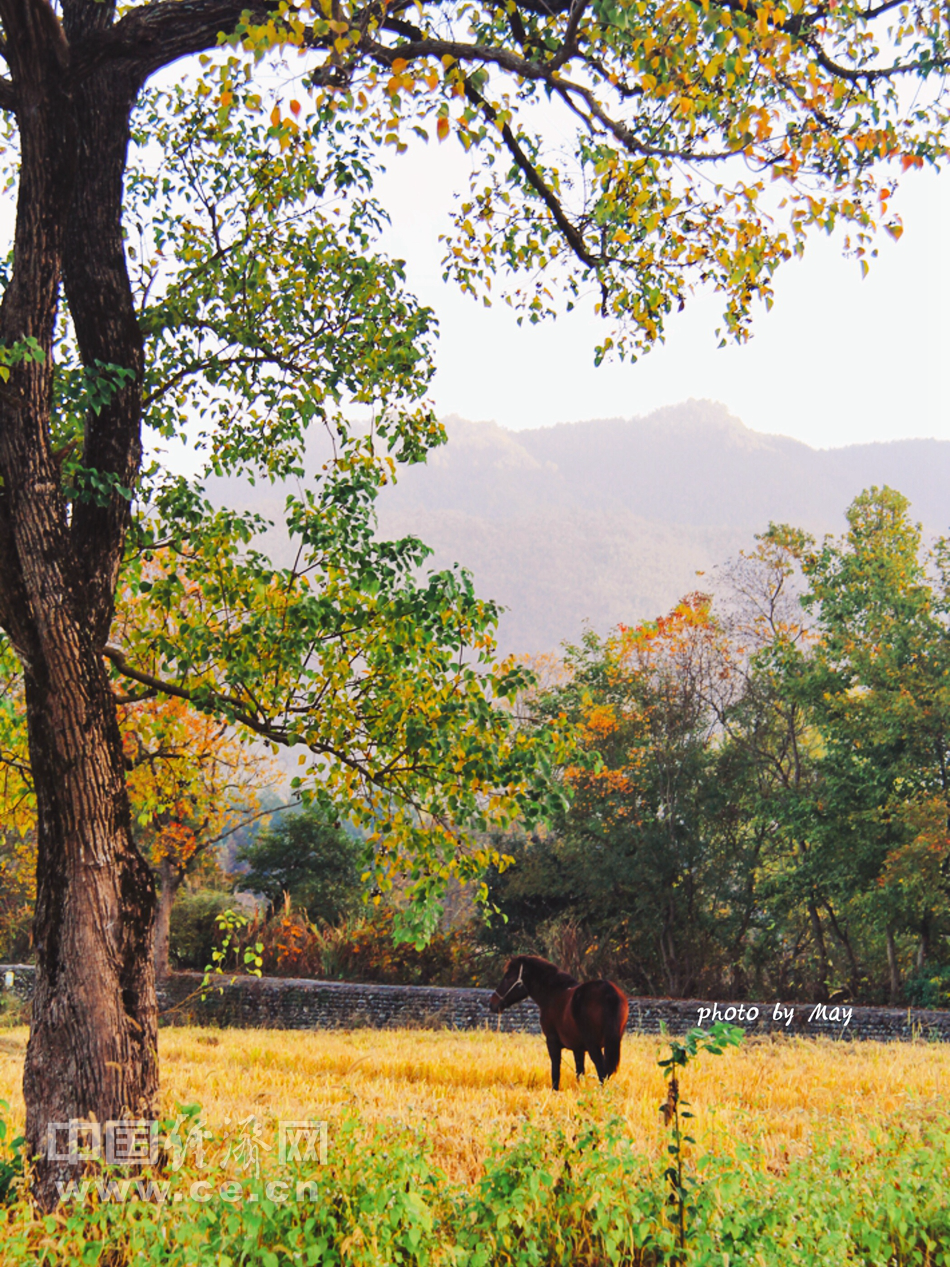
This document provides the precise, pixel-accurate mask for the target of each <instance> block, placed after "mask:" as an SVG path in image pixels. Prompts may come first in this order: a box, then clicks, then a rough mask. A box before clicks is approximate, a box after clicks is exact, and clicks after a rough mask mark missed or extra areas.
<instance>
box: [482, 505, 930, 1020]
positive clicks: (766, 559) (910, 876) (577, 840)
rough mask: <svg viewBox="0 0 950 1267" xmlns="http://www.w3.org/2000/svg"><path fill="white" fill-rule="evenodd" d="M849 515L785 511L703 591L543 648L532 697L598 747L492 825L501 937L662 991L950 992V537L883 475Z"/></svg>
mask: <svg viewBox="0 0 950 1267" xmlns="http://www.w3.org/2000/svg"><path fill="white" fill-rule="evenodd" d="M848 524H849V528H848V531H847V533H846V534H845V535H844V537H842V538H840V539H832V538H826V539H825V540H824V541H823V542H821V543H817V542H815V541H814V540H813V539H811V538H810V537H809V536H807V535H806V534H805V533H803V532H801V531H799V530H796V529H792V528H789V527H786V526H776V525H772V526H771V527H770V529H769V531H768V532H767V533H765V534H764V535H763V536H762V537H760V538H759V544H758V548H757V549H756V550H755V551H754V552H752V553H751V554H748V555H743V556H741V557H740V558H739V559H738V560H737V561H735V562H734V563H732V564H731V565H729V566H728V567H725V568H722V569H719V570H717V571H718V575H717V576H716V577H715V578H713V583H712V584H711V585H710V588H711V589H712V590H713V593H712V594H709V593H694V594H691V595H689V596H687V597H686V598H684V599H683V600H682V602H681V603H680V604H679V605H678V606H677V607H676V608H675V609H674V610H673V611H672V612H671V613H670V614H669V615H668V616H666V617H664V618H662V619H660V620H657V621H654V622H651V623H646V624H641V625H638V626H636V627H624V626H619V627H618V628H617V629H616V630H615V631H614V632H612V633H611V634H610V635H609V636H607V637H606V638H600V637H598V636H597V635H595V634H594V633H589V634H588V635H587V636H586V637H585V638H584V639H583V641H582V643H581V645H580V646H573V647H569V648H567V649H566V652H565V656H564V659H563V662H559V663H556V664H555V663H551V664H549V665H545V664H542V665H540V666H539V667H540V669H541V686H540V687H539V689H538V691H537V693H536V695H535V696H534V697H533V698H532V699H530V700H528V701H526V704H528V705H530V708H531V710H533V714H534V716H536V717H540V716H545V715H548V716H549V715H551V714H557V713H561V714H564V715H566V716H567V717H568V718H569V719H571V720H572V721H574V722H576V723H577V725H578V726H579V727H580V728H581V735H582V754H583V755H582V759H579V760H578V761H577V762H576V764H575V765H574V767H573V768H571V769H568V770H565V771H564V778H565V779H566V780H567V781H568V782H569V783H570V784H571V785H572V788H573V791H574V798H573V802H572V804H571V807H570V809H569V811H568V812H566V813H565V814H564V816H563V817H562V819H561V820H560V821H559V822H557V823H555V824H554V825H553V827H552V829H551V830H550V831H549V832H548V833H547V834H546V835H544V836H533V837H531V838H526V837H524V836H518V835H517V834H515V835H512V836H509V837H505V838H504V839H503V840H499V842H498V843H499V844H500V845H501V846H502V847H503V849H504V850H505V852H507V853H509V854H511V855H512V856H513V857H514V864H513V865H512V866H510V867H509V868H508V869H506V870H504V871H502V872H501V873H498V872H496V873H494V874H493V875H492V877H491V881H490V886H489V887H490V898H491V901H492V902H493V903H494V904H495V906H496V907H497V908H498V912H499V915H498V916H496V917H495V919H494V920H493V921H492V924H491V927H490V929H489V931H488V933H487V937H488V939H489V941H490V942H491V943H492V945H493V946H494V948H495V949H496V951H497V952H498V953H500V954H505V953H509V952H515V951H525V950H530V949H533V950H537V951H541V952H544V953H547V954H548V955H549V956H550V957H552V958H555V959H558V960H559V961H560V962H562V963H563V964H564V965H565V966H566V967H568V968H569V969H572V970H573V971H575V972H576V973H577V974H578V975H584V976H591V975H595V974H598V973H603V974H605V975H611V976H613V977H616V978H617V979H619V980H621V981H623V982H624V983H626V984H627V985H628V986H629V987H630V988H631V989H633V990H636V991H640V992H646V993H650V994H657V995H673V996H687V995H698V996H701V997H703V996H704V997H719V998H735V999H739V998H744V997H756V998H760V997H769V996H778V997H782V998H787V999H793V998H800V999H814V1000H823V999H826V998H828V997H829V995H831V994H832V993H834V992H835V991H837V990H846V991H848V992H849V993H850V995H851V996H852V997H853V998H855V999H860V1000H863V1001H869V1002H876V1001H877V1002H883V1001H889V1002H899V1001H900V1002H915V1003H920V1004H930V1005H934V1004H936V1005H942V1004H946V1003H947V1002H948V996H950V839H948V816H950V772H948V766H950V546H948V544H947V542H945V541H940V542H938V543H937V544H936V546H934V548H933V549H932V550H929V551H926V550H925V549H924V545H923V543H922V540H921V533H920V529H919V527H918V526H916V525H915V524H914V523H913V522H912V521H911V519H910V518H909V516H908V502H907V500H906V499H905V498H904V497H902V496H901V495H900V494H899V493H897V492H894V491H893V490H891V489H888V488H883V489H877V488H873V489H871V490H870V491H869V492H865V493H863V494H862V495H861V496H860V497H858V498H857V499H856V500H855V501H854V503H853V504H852V506H851V507H850V510H849V511H848ZM545 677H546V678H547V681H546V682H545ZM501 916H504V917H506V918H505V920H503V919H502V918H501Z"/></svg>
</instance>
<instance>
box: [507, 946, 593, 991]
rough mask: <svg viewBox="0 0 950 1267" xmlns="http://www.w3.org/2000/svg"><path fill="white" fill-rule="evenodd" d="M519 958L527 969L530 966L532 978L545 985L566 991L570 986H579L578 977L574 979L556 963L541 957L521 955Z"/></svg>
mask: <svg viewBox="0 0 950 1267" xmlns="http://www.w3.org/2000/svg"><path fill="white" fill-rule="evenodd" d="M518 958H519V959H521V961H522V962H523V963H524V965H525V967H526V968H527V967H529V966H530V968H531V972H532V976H534V978H535V979H536V980H540V981H542V982H544V984H545V985H548V986H560V987H561V988H562V989H565V990H566V989H567V988H568V987H569V986H572V985H577V984H578V982H577V978H576V977H572V976H571V974H570V973H569V972H562V971H561V969H560V968H559V967H558V966H557V964H556V963H551V961H550V960H549V959H542V958H541V956H540V955H519V956H518Z"/></svg>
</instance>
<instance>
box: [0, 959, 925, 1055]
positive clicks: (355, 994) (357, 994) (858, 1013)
mask: <svg viewBox="0 0 950 1267" xmlns="http://www.w3.org/2000/svg"><path fill="white" fill-rule="evenodd" d="M33 973H34V969H33V968H32V966H30V965H28V964H6V965H4V964H0V989H3V988H11V989H12V990H13V991H14V992H15V993H16V994H17V995H18V996H19V997H20V998H29V997H30V995H31V994H32V992H33ZM11 974H12V978H11ZM8 979H10V980H11V981H12V984H11V985H10V986H9V987H6V986H5V985H4V983H5V981H6V980H8ZM221 980H222V982H223V986H222V988H221V989H220V990H218V989H217V988H214V989H212V991H211V992H210V993H209V994H208V995H207V997H206V998H205V999H204V1000H202V999H201V997H200V994H201V981H202V977H201V974H200V973H193V972H176V973H174V974H173V975H172V976H171V977H170V978H169V979H168V981H167V983H166V984H165V986H164V988H163V989H162V990H161V991H160V994H159V1003H160V1007H161V1011H162V1022H163V1024H166V1025H185V1024H188V1025H229V1026H235V1027H238V1028H248V1029H255V1028H266V1029H356V1028H370V1029H401V1028H407V1027H408V1028H419V1029H484V1028H491V1029H501V1030H503V1031H508V1032H510V1031H518V1032H523V1033H531V1034H536V1033H538V1032H539V1026H538V1012H537V1009H536V1008H535V1006H534V1005H533V1004H532V1003H530V1002H526V1003H523V1004H520V1005H518V1006H516V1007H514V1008H512V1009H511V1010H510V1011H508V1012H505V1013H504V1014H503V1015H502V1016H501V1017H500V1018H498V1017H495V1016H492V1015H491V1013H490V1012H489V1010H488V1000H489V998H490V996H491V991H490V990H462V989H444V988H440V987H437V986H409V985H355V984H352V983H350V982H340V981H310V980H306V979H292V978H283V977H265V978H261V979H258V978H256V977H238V978H237V979H236V980H234V981H233V983H232V982H231V979H230V978H227V977H224V978H221ZM716 1020H726V1021H731V1022H732V1023H734V1024H736V1025H741V1026H742V1027H743V1028H744V1029H745V1030H746V1032H747V1033H750V1034H765V1033H769V1032H775V1033H778V1032H781V1033H786V1034H798V1035H808V1036H812V1037H816V1036H818V1035H825V1036H827V1037H832V1038H845V1039H862V1038H864V1039H881V1040H884V1041H895V1040H904V1039H911V1038H925V1039H931V1040H940V1041H947V1040H950V1012H936V1011H934V1012H931V1011H922V1010H920V1009H914V1008H883V1007H850V1006H847V1005H841V1004H839V1005H836V1006H834V1007H832V1006H828V1005H826V1006H825V1007H824V1009H823V1011H822V1010H821V1009H819V1008H817V1007H816V1005H813V1004H810V1003H808V1004H805V1003H789V1004H781V1003H759V1004H755V1003H743V1004H736V1003H730V1004H725V1003H718V1004H716V1005H715V1007H714V1005H713V1004H712V1003H711V1002H708V1001H703V1000H699V999H686V1000H684V999H675V1000H674V999H641V998H631V1000H630V1019H629V1022H628V1025H627V1032H628V1033H641V1034H658V1033H660V1027H661V1025H665V1026H666V1029H667V1032H668V1033H670V1034H683V1033H685V1032H686V1031H687V1030H688V1029H691V1028H692V1027H693V1026H694V1025H699V1024H701V1025H703V1026H705V1027H706V1028H708V1027H709V1026H710V1025H711V1024H712V1023H713V1022H714V1021H716ZM499 1022H500V1023H499Z"/></svg>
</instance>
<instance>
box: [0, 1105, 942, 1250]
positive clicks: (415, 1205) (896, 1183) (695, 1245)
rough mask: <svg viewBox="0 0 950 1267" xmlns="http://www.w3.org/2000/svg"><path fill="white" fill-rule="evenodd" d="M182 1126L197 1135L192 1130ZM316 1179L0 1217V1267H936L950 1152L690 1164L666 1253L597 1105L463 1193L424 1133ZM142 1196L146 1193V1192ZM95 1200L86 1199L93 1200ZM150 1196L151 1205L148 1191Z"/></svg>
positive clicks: (346, 1136)
mask: <svg viewBox="0 0 950 1267" xmlns="http://www.w3.org/2000/svg"><path fill="white" fill-rule="evenodd" d="M195 1124H197V1123H196V1122H195ZM329 1144H330V1147H329V1154H328V1160H327V1163H326V1164H325V1165H313V1164H312V1163H311V1164H305V1163H289V1165H288V1167H287V1168H285V1169H283V1170H281V1171H279V1172H276V1173H277V1175H278V1176H279V1178H280V1179H282V1180H284V1181H286V1182H287V1183H288V1184H289V1188H290V1191H294V1190H295V1186H296V1183H297V1181H298V1180H303V1181H312V1183H313V1188H312V1189H310V1190H308V1191H307V1196H308V1197H309V1198H312V1199H306V1200H285V1201H278V1200H272V1199H269V1198H268V1197H267V1195H266V1184H267V1182H268V1180H270V1179H273V1178H274V1173H268V1172H267V1171H266V1170H264V1171H262V1174H261V1177H260V1179H259V1180H251V1179H245V1181H244V1185H243V1187H244V1192H245V1194H246V1193H247V1192H248V1191H249V1190H253V1191H255V1193H256V1194H257V1199H256V1200H254V1201H249V1200H246V1199H245V1200H244V1202H243V1204H242V1203H234V1202H229V1201H225V1200H214V1201H209V1202H207V1203H199V1202H196V1201H194V1200H191V1199H190V1198H189V1196H188V1192H189V1188H190V1185H191V1183H192V1182H194V1181H196V1180H198V1181H201V1180H205V1181H207V1180H209V1179H210V1180H211V1181H212V1183H213V1184H214V1186H215V1187H217V1184H218V1180H219V1178H220V1176H219V1175H218V1174H215V1173H214V1172H213V1171H209V1170H208V1169H196V1168H195V1167H194V1166H193V1165H191V1164H190V1163H189V1164H187V1165H186V1166H185V1167H184V1168H183V1169H182V1170H180V1171H179V1172H177V1173H176V1174H173V1175H166V1176H164V1177H163V1176H161V1175H159V1174H156V1175H155V1176H154V1181H155V1185H156V1187H157V1185H158V1184H159V1183H163V1182H165V1181H166V1180H168V1179H170V1180H171V1183H172V1184H173V1185H174V1193H179V1192H180V1193H181V1194H182V1196H183V1200H182V1201H180V1202H176V1201H175V1200H174V1193H172V1192H171V1191H170V1189H169V1190H168V1191H167V1192H166V1198H165V1200H164V1202H163V1203H161V1204H160V1203H157V1202H155V1201H149V1200H146V1199H140V1200H127V1201H125V1202H124V1203H120V1202H118V1201H116V1200H115V1199H114V1198H112V1197H111V1196H110V1194H109V1190H108V1189H107V1188H106V1187H105V1184H104V1183H103V1181H100V1183H103V1187H102V1189H101V1192H102V1193H103V1196H102V1198H101V1199H95V1198H94V1197H93V1198H91V1199H90V1197H88V1196H87V1200H86V1201H85V1202H84V1203H80V1202H68V1201H67V1202H65V1203H64V1204H63V1205H62V1206H61V1207H60V1208H59V1210H58V1211H57V1212H56V1214H54V1215H48V1216H46V1217H45V1218H42V1219H40V1218H36V1217H35V1216H33V1215H32V1214H31V1212H30V1210H29V1209H28V1207H27V1206H26V1204H25V1203H24V1202H23V1201H22V1200H21V1201H18V1202H15V1203H14V1204H13V1205H12V1206H8V1207H7V1208H6V1209H5V1210H4V1209H3V1208H0V1244H2V1246H3V1249H2V1259H3V1262H4V1267H27V1264H29V1267H34V1265H35V1264H37V1265H38V1264H46V1265H47V1267H81V1265H82V1264H92V1263H96V1262H99V1263H105V1262H109V1263H122V1264H126V1263H128V1264H139V1263H141V1264H148V1265H149V1267H192V1265H195V1267H205V1265H206V1264H207V1267H211V1264H214V1265H215V1267H220V1265H222V1264H223V1265H224V1267H235V1265H236V1264H238V1263H240V1264H242V1267H293V1265H295V1264H305V1265H307V1264H309V1265H311V1267H313V1265H316V1264H319V1267H343V1264H346V1265H347V1267H389V1265H390V1264H392V1265H395V1264H400V1265H401V1267H608V1265H609V1264H615V1263H616V1264H624V1265H627V1264H629V1265H630V1267H661V1265H662V1267H666V1265H669V1267H673V1264H677V1267H724V1265H725V1264H728V1267H885V1264H886V1265H887V1267H948V1265H950V1199H948V1196H950V1193H948V1178H947V1176H948V1167H950V1141H948V1138H947V1134H946V1132H945V1130H944V1129H943V1128H942V1126H941V1125H940V1124H939V1123H938V1124H930V1125H924V1126H920V1127H918V1128H915V1129H910V1128H901V1127H897V1128H895V1129H894V1130H893V1131H891V1132H890V1133H888V1134H882V1135H881V1136H880V1137H879V1138H878V1139H877V1140H876V1148H875V1152H874V1154H873V1155H871V1156H868V1155H867V1150H866V1148H865V1147H864V1146H861V1147H858V1146H857V1145H852V1144H851V1143H850V1142H849V1140H848V1139H847V1138H844V1139H838V1140H825V1141H823V1140H820V1139H819V1140H814V1141H813V1148H812V1151H811V1153H810V1155H809V1156H807V1157H805V1158H803V1159H802V1160H800V1161H797V1162H795V1163H793V1164H792V1165H790V1166H789V1167H788V1169H787V1171H785V1172H784V1173H779V1174H776V1173H774V1172H772V1171H769V1170H765V1169H763V1168H762V1166H761V1162H760V1161H759V1160H758V1159H757V1158H756V1157H755V1156H754V1155H753V1154H752V1153H751V1151H750V1150H749V1149H748V1148H739V1149H738V1150H737V1155H736V1156H735V1157H734V1158H733V1157H729V1158H704V1159H703V1158H701V1159H699V1160H698V1161H697V1162H696V1163H695V1164H696V1168H697V1170H698V1172H699V1178H700V1182H698V1183H697V1184H696V1186H695V1187H694V1188H693V1189H692V1190H691V1194H690V1201H691V1205H692V1206H693V1213H692V1216H691V1224H690V1234H689V1244H688V1248H687V1249H686V1250H685V1251H683V1249H682V1248H681V1247H680V1246H679V1245H678V1244H677V1229H676V1223H677V1212H676V1208H675V1204H674V1205H671V1204H670V1202H669V1199H668V1198H669V1184H668V1179H667V1177H666V1176H665V1174H664V1170H665V1163H664V1162H663V1161H653V1160H650V1159H646V1158H644V1157H642V1156H640V1155H638V1154H637V1153H636V1152H635V1151H634V1149H633V1146H632V1144H631V1142H630V1139H629V1136H628V1134H627V1129H626V1125H625V1123H624V1121H623V1118H622V1117H620V1116H619V1115H617V1114H616V1113H615V1112H614V1110H613V1104H612V1097H611V1092H610V1089H609V1088H608V1089H607V1091H606V1093H605V1092H603V1091H601V1090H600V1089H596V1090H594V1091H593V1092H591V1093H589V1094H588V1095H586V1096H585V1097H584V1120H583V1122H582V1124H581V1125H580V1126H579V1127H577V1128H576V1129H574V1130H573V1133H572V1128H570V1127H559V1126H551V1125H547V1126H545V1127H544V1128H541V1127H539V1126H537V1125H535V1124H533V1123H528V1124H526V1125H525V1126H524V1127H523V1128H522V1129H521V1130H520V1131H519V1132H518V1133H517V1134H516V1135H514V1136H513V1137H512V1138H510V1139H507V1140H498V1141H497V1142H496V1145H495V1147H494V1150H493V1151H492V1153H491V1155H490V1156H489V1158H488V1160H487V1162H486V1164H485V1168H484V1172H483V1174H482V1176H481V1178H480V1179H479V1180H478V1182H477V1183H476V1184H474V1185H473V1186H471V1187H468V1186H466V1185H464V1184H458V1183H453V1182H451V1181H450V1180H448V1179H447V1178H446V1177H445V1175H444V1174H442V1173H441V1172H440V1171H439V1170H438V1168H437V1167H436V1166H434V1165H433V1163H432V1160H431V1155H430V1152H429V1148H428V1144H427V1141H426V1137H425V1132H424V1130H422V1129H419V1128H412V1127H409V1126H407V1125H405V1124H402V1123H398V1122H393V1123H391V1124H389V1125H387V1126H379V1125H377V1126H375V1127H368V1126H366V1125H365V1124H364V1123H362V1122H361V1121H360V1120H359V1118H357V1117H356V1116H353V1115H350V1116H349V1117H346V1118H344V1120H343V1121H342V1122H341V1123H340V1124H339V1126H338V1127H336V1128H335V1129H334V1130H333V1131H332V1133H331V1136H330V1141H329ZM149 1182H151V1181H149ZM92 1191H93V1189H92V1188H90V1189H88V1190H87V1192H88V1193H90V1194H91V1193H92ZM146 1191H152V1192H153V1194H154V1193H155V1188H152V1189H146Z"/></svg>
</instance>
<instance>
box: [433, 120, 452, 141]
mask: <svg viewBox="0 0 950 1267" xmlns="http://www.w3.org/2000/svg"><path fill="white" fill-rule="evenodd" d="M435 130H436V133H437V135H438V138H439V140H440V141H444V140H445V138H446V137H447V136H448V134H449V121H448V119H440V120H439V121H438V123H437V124H436V125H435Z"/></svg>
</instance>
